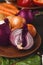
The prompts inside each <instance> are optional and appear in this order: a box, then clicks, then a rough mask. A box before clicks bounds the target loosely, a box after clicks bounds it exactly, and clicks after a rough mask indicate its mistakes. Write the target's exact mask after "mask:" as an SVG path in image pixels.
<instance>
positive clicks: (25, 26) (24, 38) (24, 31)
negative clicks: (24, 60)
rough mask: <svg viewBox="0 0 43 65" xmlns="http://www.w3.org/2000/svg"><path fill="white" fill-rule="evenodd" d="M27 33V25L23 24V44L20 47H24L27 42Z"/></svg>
mask: <svg viewBox="0 0 43 65" xmlns="http://www.w3.org/2000/svg"><path fill="white" fill-rule="evenodd" d="M27 32H28V29H27V25H26V24H24V26H23V30H22V43H23V44H22V47H25V46H26V44H27V41H26V35H27Z"/></svg>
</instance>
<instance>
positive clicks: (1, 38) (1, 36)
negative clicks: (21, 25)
mask: <svg viewBox="0 0 43 65" xmlns="http://www.w3.org/2000/svg"><path fill="white" fill-rule="evenodd" d="M10 32H11V30H10V28H9V26H8V25H7V24H6V23H4V24H2V25H0V46H7V45H9V36H10Z"/></svg>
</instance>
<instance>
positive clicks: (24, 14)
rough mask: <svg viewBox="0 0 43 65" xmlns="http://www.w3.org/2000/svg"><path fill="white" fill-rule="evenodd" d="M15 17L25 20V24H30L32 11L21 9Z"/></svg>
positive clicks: (32, 16) (32, 15)
mask: <svg viewBox="0 0 43 65" xmlns="http://www.w3.org/2000/svg"><path fill="white" fill-rule="evenodd" d="M17 15H18V16H21V17H23V18H25V19H26V22H27V23H31V22H32V20H33V18H34V14H33V13H32V10H29V9H22V10H20V12H19V13H18V14H17Z"/></svg>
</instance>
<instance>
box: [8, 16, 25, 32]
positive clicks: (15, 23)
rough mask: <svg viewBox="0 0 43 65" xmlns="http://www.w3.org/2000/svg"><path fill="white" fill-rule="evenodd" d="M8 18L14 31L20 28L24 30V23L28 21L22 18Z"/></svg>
mask: <svg viewBox="0 0 43 65" xmlns="http://www.w3.org/2000/svg"><path fill="white" fill-rule="evenodd" d="M7 18H8V20H9V26H10V28H11V30H12V31H13V30H15V29H18V28H22V27H23V25H24V23H26V20H25V19H24V18H23V17H20V16H8V17H7Z"/></svg>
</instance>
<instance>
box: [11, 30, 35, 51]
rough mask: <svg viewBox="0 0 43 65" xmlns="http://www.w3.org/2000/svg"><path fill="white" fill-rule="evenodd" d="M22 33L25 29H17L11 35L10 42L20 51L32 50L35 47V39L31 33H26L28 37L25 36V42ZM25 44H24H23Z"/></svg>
mask: <svg viewBox="0 0 43 65" xmlns="http://www.w3.org/2000/svg"><path fill="white" fill-rule="evenodd" d="M22 31H23V29H16V30H14V31H12V33H11V35H10V41H11V44H12V45H13V46H15V47H17V48H18V49H19V50H27V49H30V48H31V47H32V46H33V45H34V40H33V37H32V36H31V34H30V33H29V32H27V33H26V35H23V36H24V37H25V40H26V42H25V40H24V39H23V37H22ZM22 42H24V43H22Z"/></svg>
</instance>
